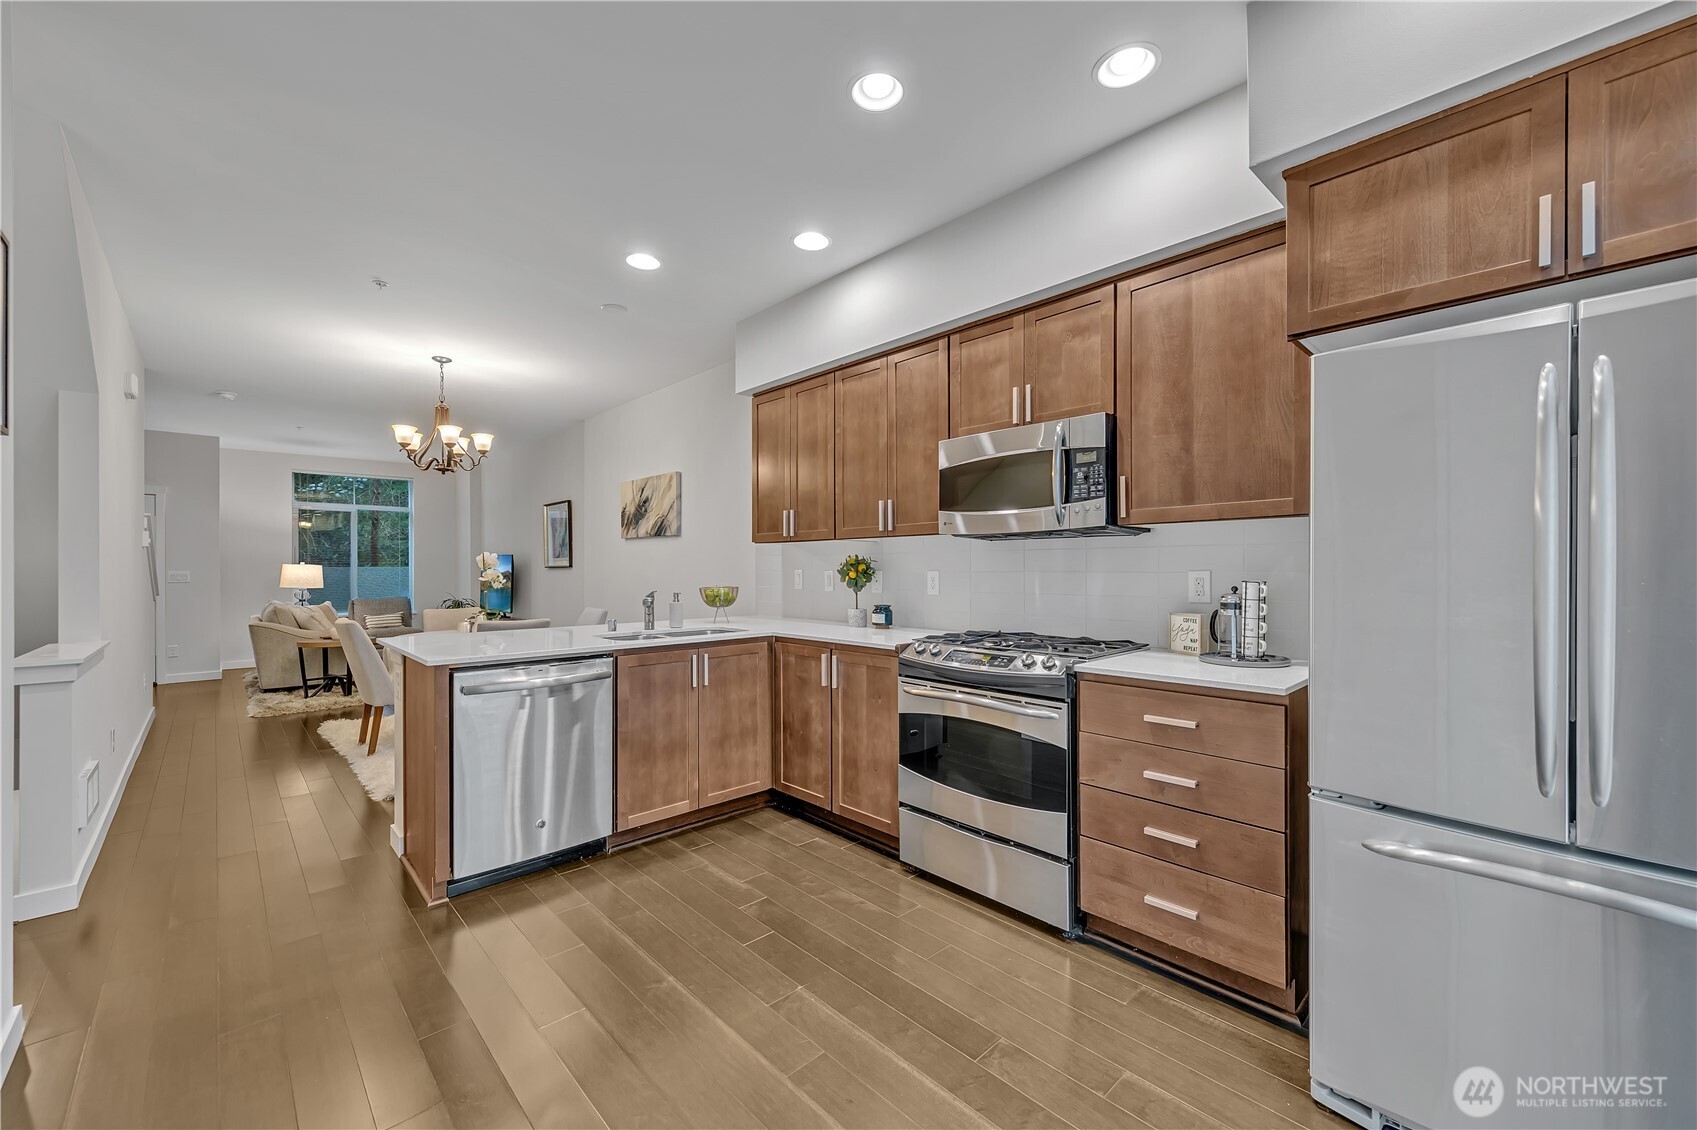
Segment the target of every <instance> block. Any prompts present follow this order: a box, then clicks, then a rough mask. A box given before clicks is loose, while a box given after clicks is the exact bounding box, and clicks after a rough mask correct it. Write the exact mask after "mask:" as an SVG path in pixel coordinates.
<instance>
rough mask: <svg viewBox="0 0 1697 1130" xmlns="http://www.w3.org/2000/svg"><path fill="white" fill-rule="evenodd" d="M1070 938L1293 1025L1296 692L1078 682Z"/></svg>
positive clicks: (1304, 860) (1299, 846)
mask: <svg viewBox="0 0 1697 1130" xmlns="http://www.w3.org/2000/svg"><path fill="white" fill-rule="evenodd" d="M1078 703H1079V706H1078V725H1079V755H1078V781H1079V826H1078V834H1079V839H1078V905H1079V910H1080V911H1081V912H1082V913H1083V916H1084V929H1085V930H1086V931H1087V932H1089V933H1091V934H1094V935H1095V936H1097V937H1101V938H1106V939H1108V940H1110V941H1112V942H1115V943H1118V944H1120V945H1124V946H1127V947H1130V948H1132V949H1135V950H1137V951H1139V952H1141V953H1142V954H1143V955H1145V956H1146V957H1149V958H1152V959H1154V961H1155V962H1156V963H1157V964H1159V965H1161V966H1163V967H1164V968H1167V969H1168V970H1169V971H1171V972H1174V973H1175V974H1177V975H1179V976H1182V977H1186V978H1188V979H1190V980H1193V981H1199V982H1205V983H1210V984H1211V985H1213V986H1214V987H1215V988H1217V989H1222V990H1224V991H1226V992H1227V993H1228V995H1232V996H1235V997H1237V998H1238V999H1240V1000H1243V1001H1245V1003H1251V1004H1254V1005H1255V1006H1256V1007H1259V1008H1262V1009H1264V1010H1267V1011H1270V1012H1274V1013H1276V1014H1278V1015H1281V1016H1284V1017H1287V1018H1294V1017H1297V1016H1299V1015H1300V1014H1301V1012H1302V1011H1303V1009H1304V1008H1305V1007H1306V1002H1307V993H1308V947H1307V941H1308V832H1307V828H1308V821H1307V816H1308V806H1307V780H1308V748H1307V742H1308V692H1307V689H1306V688H1303V689H1299V690H1297V691H1294V692H1292V693H1291V694H1290V695H1288V696H1275V695H1263V694H1252V693H1247V692H1236V691H1206V690H1202V689H1200V688H1191V687H1183V686H1177V685H1173V684H1166V685H1155V684H1148V683H1138V682H1135V681H1129V680H1119V679H1105V678H1100V677H1096V676H1085V677H1083V678H1081V679H1080V680H1079V698H1078Z"/></svg>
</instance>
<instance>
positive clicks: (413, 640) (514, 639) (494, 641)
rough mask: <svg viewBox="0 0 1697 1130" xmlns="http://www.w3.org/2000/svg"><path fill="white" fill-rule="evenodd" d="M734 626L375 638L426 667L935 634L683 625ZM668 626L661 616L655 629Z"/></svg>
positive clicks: (890, 643) (897, 643)
mask: <svg viewBox="0 0 1697 1130" xmlns="http://www.w3.org/2000/svg"><path fill="white" fill-rule="evenodd" d="M710 627H717V628H725V627H729V628H733V629H735V631H733V632H722V633H716V634H713V635H680V636H673V637H668V638H662V639H654V640H610V639H607V638H606V637H607V636H608V634H609V633H608V630H607V628H605V627H603V626H599V625H597V626H595V627H572V628H520V629H518V630H517V631H511V632H460V631H453V632H414V633H412V634H410V635H404V636H389V637H387V638H385V639H380V640H376V641H374V642H376V643H378V644H381V645H382V646H384V647H386V648H389V649H390V650H392V651H396V652H399V653H400V654H401V655H404V656H406V657H407V658H408V659H413V660H416V661H417V662H419V663H422V664H424V665H425V666H427V667H465V666H481V665H485V664H491V663H531V662H536V661H539V660H547V659H569V658H571V657H572V656H578V655H608V654H611V653H614V652H620V651H636V650H641V649H643V648H654V647H707V646H710V645H712V644H720V643H735V642H736V641H737V640H739V639H760V638H764V637H766V636H782V637H783V638H785V639H792V640H806V641H808V642H810V643H823V644H842V645H845V646H853V647H871V648H880V649H882V650H885V651H895V650H897V649H898V648H902V647H905V646H907V645H908V644H910V643H912V642H913V641H914V640H916V639H918V638H919V637H920V636H927V635H933V634H935V633H936V631H937V629H935V628H851V627H849V626H848V625H847V624H841V623H837V622H835V621H830V620H788V619H777V618H773V617H764V616H738V617H736V618H735V619H734V620H732V621H731V622H730V623H729V624H726V623H724V622H723V621H721V622H720V623H718V624H714V623H713V621H711V620H708V619H699V620H685V621H684V628H685V630H686V631H687V630H688V629H690V628H710ZM640 631H642V622H641V621H640V620H639V621H637V623H636V624H634V625H632V624H630V623H620V625H619V627H618V630H617V631H615V632H613V633H611V634H613V635H626V634H628V633H631V632H640ZM656 631H659V632H662V633H664V632H666V631H667V628H666V627H665V624H664V622H662V623H661V625H660V626H659V627H658V628H657V629H656Z"/></svg>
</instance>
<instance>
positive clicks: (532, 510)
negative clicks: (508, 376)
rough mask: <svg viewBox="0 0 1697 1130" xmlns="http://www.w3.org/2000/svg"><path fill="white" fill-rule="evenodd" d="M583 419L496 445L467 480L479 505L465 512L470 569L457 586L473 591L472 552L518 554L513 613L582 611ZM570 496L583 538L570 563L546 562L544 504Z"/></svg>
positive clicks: (463, 548) (563, 615) (568, 615)
mask: <svg viewBox="0 0 1697 1130" xmlns="http://www.w3.org/2000/svg"><path fill="white" fill-rule="evenodd" d="M583 467H584V448H583V425H581V424H573V425H571V426H570V427H567V428H564V429H562V430H561V431H560V432H559V433H558V434H557V435H555V436H551V437H549V438H548V439H545V440H536V441H532V442H530V443H528V444H513V445H508V446H507V447H504V448H502V447H497V449H496V450H495V451H494V452H492V453H491V454H490V456H489V459H488V461H487V462H486V463H484V464H483V466H481V467H479V468H478V469H477V470H476V471H473V472H472V473H471V474H470V475H469V476H467V475H464V474H458V475H455V478H464V479H465V480H466V482H465V486H466V487H467V488H468V489H467V497H468V499H474V500H475V503H474V505H473V507H472V509H471V511H470V512H469V513H464V514H462V515H461V531H462V532H461V543H460V548H459V563H460V565H461V566H462V569H463V572H464V574H465V578H466V580H465V582H464V583H463V585H462V587H461V589H460V590H457V591H463V592H464V593H465V595H467V596H471V597H475V596H476V595H477V584H476V582H475V580H474V579H473V578H472V576H471V574H472V573H473V569H472V558H474V557H475V556H476V555H477V554H479V553H482V552H484V551H486V550H487V551H489V552H491V553H511V554H512V555H513V572H514V581H513V589H514V591H513V614H514V615H515V616H519V617H524V618H529V617H533V616H545V617H547V618H548V619H550V620H552V621H553V622H554V623H556V624H570V623H573V622H574V621H576V620H577V618H578V614H579V613H580V612H582V611H583V606H584V604H585V601H584V598H583V588H584V577H585V570H584V567H583V564H582V562H583V560H584V554H583V552H582V538H583V529H584V522H583V513H582V511H581V509H578V508H579V507H581V505H582V499H583ZM560 499H571V500H572V502H573V504H574V510H573V517H574V519H575V522H574V527H575V528H574V534H575V536H576V538H577V539H578V545H577V547H576V549H577V552H575V553H574V554H573V564H572V567H571V568H570V569H548V568H544V567H543V564H542V506H543V504H544V503H548V502H557V501H559V500H560Z"/></svg>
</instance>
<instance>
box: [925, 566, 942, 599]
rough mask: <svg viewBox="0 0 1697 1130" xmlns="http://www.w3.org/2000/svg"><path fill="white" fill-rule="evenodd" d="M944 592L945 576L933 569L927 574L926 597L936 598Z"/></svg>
mask: <svg viewBox="0 0 1697 1130" xmlns="http://www.w3.org/2000/svg"><path fill="white" fill-rule="evenodd" d="M942 591H943V575H942V574H941V573H939V572H937V570H935V569H932V570H930V571H929V572H927V573H926V574H925V595H926V596H936V595H937V594H938V593H940V592H942Z"/></svg>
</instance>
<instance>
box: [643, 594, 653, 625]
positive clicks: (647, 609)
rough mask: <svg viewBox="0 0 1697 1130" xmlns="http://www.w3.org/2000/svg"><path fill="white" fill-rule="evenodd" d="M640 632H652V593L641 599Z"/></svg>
mask: <svg viewBox="0 0 1697 1130" xmlns="http://www.w3.org/2000/svg"><path fill="white" fill-rule="evenodd" d="M642 630H643V631H645V632H652V631H653V630H654V594H653V593H649V594H648V595H647V596H645V597H643V598H642Z"/></svg>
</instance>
